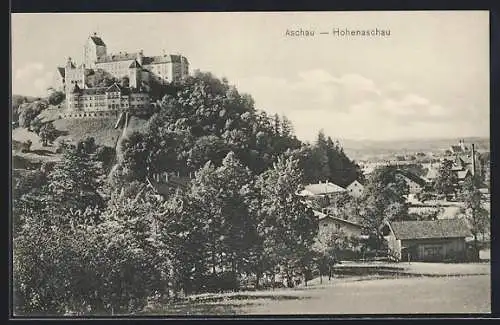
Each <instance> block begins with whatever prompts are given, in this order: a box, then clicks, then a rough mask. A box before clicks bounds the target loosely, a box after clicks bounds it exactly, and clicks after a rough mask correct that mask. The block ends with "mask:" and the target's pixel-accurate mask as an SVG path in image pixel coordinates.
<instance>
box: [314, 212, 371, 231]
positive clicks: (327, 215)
mask: <svg viewBox="0 0 500 325" xmlns="http://www.w3.org/2000/svg"><path fill="white" fill-rule="evenodd" d="M313 213H314V215H315V216H316V217H318V220H323V219H326V218H328V219H332V220H334V221H337V222H340V223H345V224H348V225H351V226H355V227H358V228H360V229H361V228H363V226H362V225H360V224H359V223H356V222H352V221H349V220H345V219H342V218H338V217H334V216H332V215H329V214H325V213H323V212H319V211H316V210H313Z"/></svg>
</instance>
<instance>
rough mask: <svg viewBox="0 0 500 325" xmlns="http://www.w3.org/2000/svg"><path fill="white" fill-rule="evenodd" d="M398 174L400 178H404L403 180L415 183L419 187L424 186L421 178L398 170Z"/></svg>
mask: <svg viewBox="0 0 500 325" xmlns="http://www.w3.org/2000/svg"><path fill="white" fill-rule="evenodd" d="M398 173H399V174H400V175H401V176H403V177H405V178H407V179H409V180H411V181H413V182H415V183H417V184H418V185H420V186H424V185H425V180H424V179H423V178H421V177H419V176H418V175H415V174H414V173H411V172H408V171H403V170H399V171H398Z"/></svg>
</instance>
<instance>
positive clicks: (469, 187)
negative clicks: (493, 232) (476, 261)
mask: <svg viewBox="0 0 500 325" xmlns="http://www.w3.org/2000/svg"><path fill="white" fill-rule="evenodd" d="M479 183H480V180H479V179H478V177H474V176H473V177H470V178H467V179H465V181H464V184H463V187H462V192H463V197H464V208H463V210H462V211H463V212H464V213H465V218H466V220H467V222H468V223H469V226H470V229H471V233H472V235H473V236H474V249H475V252H476V253H478V252H479V248H480V247H479V235H482V236H483V239H484V236H485V234H488V233H489V225H490V220H489V213H488V211H487V210H486V209H485V208H484V206H483V204H482V202H481V192H480V191H479V187H478V185H479ZM476 256H477V257H478V256H479V255H476Z"/></svg>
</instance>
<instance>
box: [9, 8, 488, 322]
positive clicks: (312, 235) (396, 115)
mask: <svg viewBox="0 0 500 325" xmlns="http://www.w3.org/2000/svg"><path fill="white" fill-rule="evenodd" d="M10 52H11V71H10V75H11V80H10V81H11V92H10V93H11V98H10V100H11V110H10V117H11V120H10V122H9V128H10V134H11V216H10V221H11V256H12V258H11V261H12V276H11V286H12V304H13V305H12V306H11V309H12V313H13V317H14V318H15V317H21V318H37V317H78V318H80V317H81V318H85V317H96V316H98V317H101V316H106V317H108V316H113V317H121V316H127V317H130V316H133V317H141V316H155V317H165V318H168V317H175V316H190V317H207V316H225V315H233V316H234V315H242V316H244V315H261V316H271V315H287V316H292V317H293V316H298V315H311V316H312V315H332V317H333V316H335V315H352V316H353V317H356V315H375V316H376V315H433V314H439V315H441V314H454V315H456V314H464V315H470V314H478V315H484V314H489V313H491V311H492V308H491V264H490V242H491V241H490V234H491V231H490V221H491V217H492V216H491V208H490V205H491V204H490V183H491V181H490V168H491V159H490V64H489V62H490V22H489V12H488V11H472V10H471V11H465V10H462V11H451V10H450V11H324V12H136V13H133V12H127V13H111V12H109V13H12V14H11V48H10Z"/></svg>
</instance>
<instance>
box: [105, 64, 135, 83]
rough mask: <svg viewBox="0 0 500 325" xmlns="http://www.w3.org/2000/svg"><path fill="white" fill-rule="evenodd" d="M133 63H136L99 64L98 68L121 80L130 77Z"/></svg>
mask: <svg viewBox="0 0 500 325" xmlns="http://www.w3.org/2000/svg"><path fill="white" fill-rule="evenodd" d="M132 62H134V60H124V61H115V62H99V63H97V64H96V67H97V68H98V69H103V70H105V71H106V72H108V73H109V74H111V75H112V76H113V77H115V78H118V79H121V78H122V77H125V76H128V75H129V67H130V65H131V64H132Z"/></svg>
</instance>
